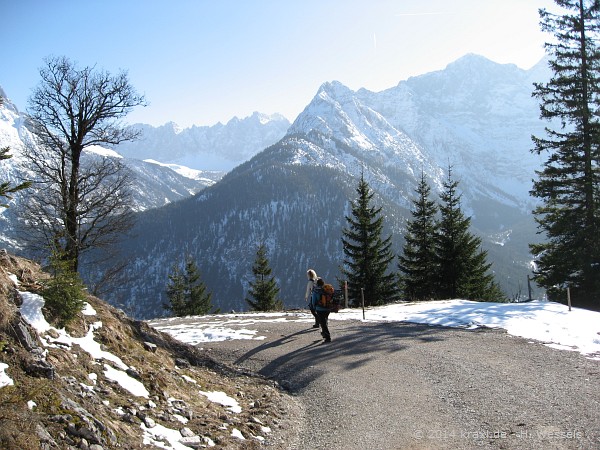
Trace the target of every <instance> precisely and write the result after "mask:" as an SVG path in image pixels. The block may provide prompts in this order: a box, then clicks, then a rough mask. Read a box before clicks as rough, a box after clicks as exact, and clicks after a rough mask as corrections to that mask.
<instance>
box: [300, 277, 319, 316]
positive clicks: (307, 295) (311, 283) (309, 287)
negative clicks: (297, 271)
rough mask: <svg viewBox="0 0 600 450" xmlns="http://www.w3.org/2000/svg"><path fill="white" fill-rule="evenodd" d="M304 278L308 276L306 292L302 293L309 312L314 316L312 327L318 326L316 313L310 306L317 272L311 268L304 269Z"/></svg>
mask: <svg viewBox="0 0 600 450" xmlns="http://www.w3.org/2000/svg"><path fill="white" fill-rule="evenodd" d="M306 278H308V283H306V293H305V294H304V301H305V302H306V303H307V304H308V308H309V309H310V313H311V314H312V315H313V317H314V318H315V324H314V325H313V326H312V327H313V328H319V318H318V317H317V313H316V311H315V309H314V308H313V306H312V293H313V290H314V288H315V283H316V282H317V278H318V277H317V272H315V271H314V270H313V269H308V270H307V271H306Z"/></svg>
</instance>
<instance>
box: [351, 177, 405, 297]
mask: <svg viewBox="0 0 600 450" xmlns="http://www.w3.org/2000/svg"><path fill="white" fill-rule="evenodd" d="M356 192H357V194H358V198H357V199H356V200H355V201H352V202H351V208H352V216H346V221H347V222H348V228H344V229H343V230H342V234H343V237H342V245H343V248H344V254H345V256H346V258H345V259H344V267H343V268H342V274H343V275H344V276H345V277H346V278H347V280H348V297H349V299H350V301H351V302H352V304H354V305H360V302H361V288H364V296H365V306H373V305H382V304H385V303H390V302H393V301H395V300H397V299H398V286H397V282H396V276H395V274H394V273H389V272H388V267H389V265H390V262H391V261H392V260H393V259H394V254H393V253H392V251H391V247H392V237H391V236H388V237H387V238H386V239H382V233H383V215H381V207H380V208H376V207H374V206H371V202H372V200H373V196H374V193H373V192H372V191H371V188H370V187H369V184H368V183H367V182H366V181H365V179H364V175H361V177H360V181H359V183H358V187H357V189H356Z"/></svg>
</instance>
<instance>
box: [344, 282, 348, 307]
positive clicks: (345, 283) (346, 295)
mask: <svg viewBox="0 0 600 450" xmlns="http://www.w3.org/2000/svg"><path fill="white" fill-rule="evenodd" d="M344 307H345V308H346V309H348V281H344Z"/></svg>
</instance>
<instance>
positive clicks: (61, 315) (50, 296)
mask: <svg viewBox="0 0 600 450" xmlns="http://www.w3.org/2000/svg"><path fill="white" fill-rule="evenodd" d="M50 273H51V274H52V278H50V279H49V280H48V281H47V283H46V284H45V285H44V287H43V289H42V292H41V295H42V297H43V298H44V303H45V308H46V309H47V310H48V316H49V318H50V320H51V321H55V322H56V323H57V324H58V326H59V327H64V326H66V325H68V324H69V323H70V322H71V321H72V320H73V319H74V318H75V317H76V316H77V314H78V313H79V312H80V311H81V310H82V309H83V306H84V303H85V285H84V284H83V281H81V278H80V277H79V274H78V273H77V272H76V271H74V270H73V269H72V264H71V263H70V262H69V261H68V260H66V259H65V258H64V256H63V255H61V254H60V252H59V251H58V250H56V249H55V250H54V251H53V253H52V255H51V257H50Z"/></svg>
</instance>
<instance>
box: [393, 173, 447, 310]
mask: <svg viewBox="0 0 600 450" xmlns="http://www.w3.org/2000/svg"><path fill="white" fill-rule="evenodd" d="M415 192H416V193H417V198H416V199H415V200H414V201H413V205H414V210H413V211H412V220H411V221H409V222H408V224H407V230H406V235H405V237H404V239H405V244H404V249H403V254H402V255H401V256H400V257H399V258H398V259H399V263H398V269H399V270H400V284H401V286H402V290H403V294H404V298H405V299H406V300H431V299H434V298H435V296H436V286H435V284H434V282H433V281H434V280H433V276H434V275H435V274H436V273H437V270H436V267H437V257H436V251H435V239H436V233H437V223H436V213H437V205H436V203H435V201H433V200H430V198H429V197H430V194H431V187H430V186H429V184H427V180H426V179H425V174H424V173H423V172H422V173H421V181H420V182H419V184H418V186H417V189H416V191H415Z"/></svg>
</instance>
